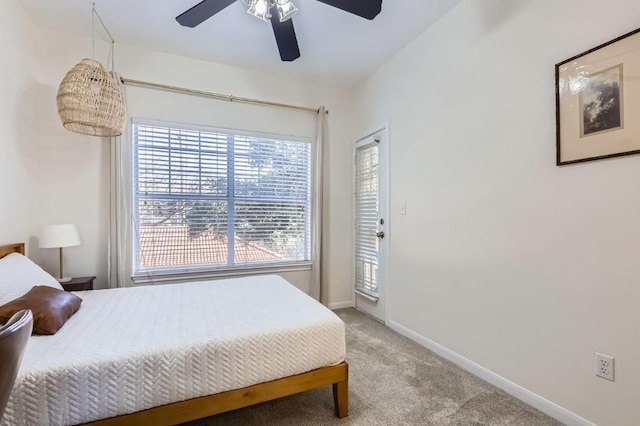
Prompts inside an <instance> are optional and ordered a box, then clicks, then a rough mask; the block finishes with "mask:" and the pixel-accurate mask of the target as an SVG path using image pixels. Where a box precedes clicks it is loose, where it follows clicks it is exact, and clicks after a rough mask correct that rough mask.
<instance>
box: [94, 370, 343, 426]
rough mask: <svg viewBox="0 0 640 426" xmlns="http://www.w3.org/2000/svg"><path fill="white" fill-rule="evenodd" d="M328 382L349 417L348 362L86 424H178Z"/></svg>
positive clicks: (338, 412)
mask: <svg viewBox="0 0 640 426" xmlns="http://www.w3.org/2000/svg"><path fill="white" fill-rule="evenodd" d="M328 385H333V401H334V404H335V413H336V416H338V417H340V418H343V417H346V416H347V415H348V413H349V366H348V364H347V363H346V362H342V363H340V364H338V365H333V366H330V367H323V368H319V369H317V370H313V371H309V372H308V373H303V374H298V375H295V376H289V377H285V378H282V379H278V380H274V381H272V382H266V383H260V384H258V385H254V386H249V387H246V388H242V389H236V390H231V391H227V392H222V393H218V394H215V395H209V396H203V397H200V398H194V399H190V400H187V401H181V402H175V403H173V404H167V405H163V406H160V407H154V408H150V409H148V410H144V411H138V412H137V413H132V414H125V415H122V416H118V417H111V418H108V419H104V420H97V421H95V422H91V423H86V424H87V425H92V426H98V425H99V426H107V425H108V426H115V425H146V424H153V425H175V424H178V423H184V422H188V421H191V420H196V419H201V418H204V417H209V416H213V415H215V414H220V413H224V412H227V411H231V410H235V409H238V408H242V407H248V406H250V405H254V404H259V403H261V402H266V401H271V400H273V399H277V398H282V397H285V396H289V395H294V394H296V393H300V392H305V391H308V390H311V389H316V388H319V387H322V386H328Z"/></svg>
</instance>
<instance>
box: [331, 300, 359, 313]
mask: <svg viewBox="0 0 640 426" xmlns="http://www.w3.org/2000/svg"><path fill="white" fill-rule="evenodd" d="M355 306H356V305H355V302H354V301H353V300H347V301H346V302H336V303H329V309H331V310H332V311H335V310H336V309H345V308H353V307H355Z"/></svg>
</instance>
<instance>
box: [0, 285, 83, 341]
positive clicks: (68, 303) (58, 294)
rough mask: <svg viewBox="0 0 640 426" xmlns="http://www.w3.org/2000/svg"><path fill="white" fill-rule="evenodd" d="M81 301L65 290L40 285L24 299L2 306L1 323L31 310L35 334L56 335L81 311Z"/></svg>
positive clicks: (0, 310)
mask: <svg viewBox="0 0 640 426" xmlns="http://www.w3.org/2000/svg"><path fill="white" fill-rule="evenodd" d="M81 303H82V299H80V298H79V297H78V296H76V295H75V294H72V293H69V292H67V291H64V290H58V289H57V288H53V287H49V286H46V285H38V286H35V287H33V288H32V289H31V290H29V291H28V292H27V294H25V295H24V296H22V297H19V298H17V299H15V300H12V301H11V302H9V303H7V304H6V305H3V306H0V323H3V324H4V323H6V322H7V321H9V318H11V317H12V316H13V314H15V313H16V312H18V311H20V310H22V309H30V310H31V313H32V314H33V334H56V331H58V330H60V328H61V327H62V326H63V325H64V323H65V322H66V321H67V320H68V319H69V318H70V317H71V315H73V314H75V313H76V311H77V310H78V309H80V304H81Z"/></svg>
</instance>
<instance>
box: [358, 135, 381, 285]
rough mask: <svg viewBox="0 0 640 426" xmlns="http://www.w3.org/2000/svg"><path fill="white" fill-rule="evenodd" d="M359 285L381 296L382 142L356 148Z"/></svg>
mask: <svg viewBox="0 0 640 426" xmlns="http://www.w3.org/2000/svg"><path fill="white" fill-rule="evenodd" d="M355 163H356V164H355V169H356V172H355V209H356V212H355V263H356V265H355V286H356V290H357V291H360V292H362V293H365V294H368V295H370V296H372V297H378V284H377V283H378V238H377V237H376V231H377V229H378V220H379V217H378V216H379V215H378V202H379V201H378V199H379V193H378V183H379V182H378V145H377V143H375V142H374V143H373V144H369V145H365V146H363V147H360V148H357V149H356V156H355Z"/></svg>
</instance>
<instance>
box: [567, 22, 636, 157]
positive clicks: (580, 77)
mask: <svg viewBox="0 0 640 426" xmlns="http://www.w3.org/2000/svg"><path fill="white" fill-rule="evenodd" d="M556 133H557V136H556V137H557V140H556V164H557V165H558V166H561V165H565V164H572V163H579V162H583V161H591V160H599V159H602V158H611V157H618V156H622V155H631V154H638V153H640V29H638V30H635V31H633V32H630V33H629V34H625V35H623V36H622V37H618V38H617V39H615V40H612V41H610V42H608V43H605V44H603V45H601V46H598V47H596V48H594V49H591V50H588V51H586V52H584V53H581V54H579V55H577V56H574V57H573V58H570V59H567V60H566V61H564V62H560V63H559V64H556Z"/></svg>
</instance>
